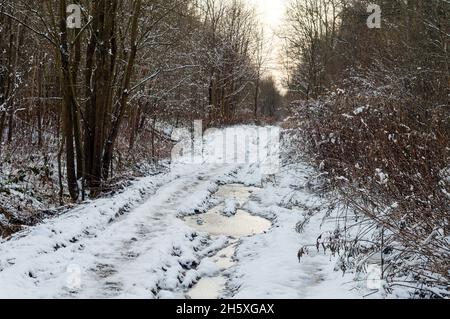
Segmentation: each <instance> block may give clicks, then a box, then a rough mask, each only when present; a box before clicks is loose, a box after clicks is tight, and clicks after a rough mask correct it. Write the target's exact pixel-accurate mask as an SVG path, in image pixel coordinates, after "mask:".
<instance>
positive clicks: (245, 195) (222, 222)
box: [185, 184, 272, 299]
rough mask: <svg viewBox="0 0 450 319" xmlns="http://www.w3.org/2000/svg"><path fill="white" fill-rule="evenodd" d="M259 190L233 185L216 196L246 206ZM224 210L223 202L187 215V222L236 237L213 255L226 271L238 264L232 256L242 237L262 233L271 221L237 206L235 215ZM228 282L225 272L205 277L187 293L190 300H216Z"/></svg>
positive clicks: (199, 229) (204, 229) (217, 234)
mask: <svg viewBox="0 0 450 319" xmlns="http://www.w3.org/2000/svg"><path fill="white" fill-rule="evenodd" d="M258 190H259V188H256V187H247V186H244V185H240V184H230V185H224V186H221V187H219V190H218V191H217V192H216V193H215V194H214V197H215V198H217V199H218V200H219V202H223V201H225V200H227V199H232V200H234V201H235V202H236V203H237V204H238V207H243V206H244V204H245V203H246V202H247V201H248V200H249V199H250V197H251V195H252V194H253V193H254V192H257V191H258ZM223 210H224V205H223V204H221V205H218V206H216V207H214V208H212V209H210V210H209V211H208V212H207V213H205V214H201V215H197V216H189V217H186V218H185V221H186V223H187V224H189V225H190V226H191V227H193V228H194V229H197V230H198V231H201V232H206V233H209V234H210V235H212V236H221V235H224V236H229V237H232V238H234V240H233V241H231V242H230V244H229V245H228V246H227V247H225V248H223V249H222V250H220V251H219V252H217V254H216V255H214V256H213V257H210V259H211V260H212V261H213V262H214V263H215V264H216V265H217V266H218V267H219V268H220V269H222V270H225V269H228V268H231V267H232V266H233V265H234V264H235V261H234V260H233V257H234V255H235V253H236V247H237V244H238V241H239V238H241V237H247V236H253V235H256V234H262V233H264V232H265V231H267V230H269V229H270V227H271V226H272V223H271V222H270V221H269V220H267V219H265V218H262V217H259V216H253V215H251V214H249V213H248V212H246V211H244V210H242V209H237V211H236V214H235V215H233V216H231V217H227V216H224V215H223V214H222V213H223ZM226 282H227V279H226V278H225V276H223V275H219V276H215V277H205V278H202V279H201V280H200V281H199V282H198V283H197V284H196V285H195V286H194V287H192V288H191V289H190V290H189V291H188V292H187V296H188V297H189V298H191V299H217V298H219V297H220V296H221V294H222V293H223V291H224V289H225V285H226Z"/></svg>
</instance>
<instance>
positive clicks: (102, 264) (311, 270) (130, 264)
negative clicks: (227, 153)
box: [0, 127, 364, 298]
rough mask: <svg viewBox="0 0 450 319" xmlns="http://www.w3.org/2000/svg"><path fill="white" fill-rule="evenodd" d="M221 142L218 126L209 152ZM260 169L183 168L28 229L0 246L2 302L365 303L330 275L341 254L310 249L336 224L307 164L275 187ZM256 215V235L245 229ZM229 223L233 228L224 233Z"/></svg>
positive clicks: (348, 283) (344, 279) (207, 143)
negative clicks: (199, 298)
mask: <svg viewBox="0 0 450 319" xmlns="http://www.w3.org/2000/svg"><path fill="white" fill-rule="evenodd" d="M242 128H243V129H245V127H242ZM222 136H223V135H221V131H220V130H215V131H212V132H211V133H210V135H208V136H207V137H206V138H205V140H204V148H206V149H208V148H210V147H211V146H215V145H216V144H217V143H219V142H221V141H220V140H222V141H223V138H222ZM262 165H264V164H262ZM261 170H262V168H261V167H260V166H259V163H249V164H242V163H231V164H218V163H209V164H208V163H203V164H185V163H180V164H177V165H173V166H172V168H171V171H170V172H168V173H166V174H161V175H157V176H149V177H145V178H142V179H139V180H137V181H136V182H134V183H133V184H132V185H131V186H130V187H128V188H127V189H126V190H125V191H124V192H123V193H120V194H117V195H114V196H112V197H110V198H103V199H97V200H94V201H91V202H88V203H85V204H83V205H80V206H78V207H77V208H75V209H73V210H71V211H69V212H66V213H64V214H61V215H60V216H58V217H56V218H52V219H48V220H45V221H44V222H43V223H42V224H40V225H38V226H35V227H31V228H29V229H26V230H25V231H23V232H20V233H18V234H16V235H14V237H13V238H12V239H10V240H8V241H3V242H1V243H0V298H18V297H20V298H185V297H195V296H196V295H198V294H197V293H196V291H197V292H198V291H199V290H200V291H201V292H200V295H201V294H202V293H204V291H205V290H206V291H209V292H211V291H212V293H213V294H212V295H213V296H215V297H219V296H222V297H233V298H315V297H321V298H332V297H334V298H354V297H361V293H360V291H359V290H358V289H352V288H354V286H355V285H354V282H353V281H352V279H353V276H352V274H350V273H347V274H346V275H345V276H343V275H342V272H341V271H335V265H336V258H335V257H330V256H329V255H327V254H324V253H323V252H317V250H316V249H315V247H314V245H315V242H316V239H317V237H318V236H319V235H320V234H321V233H322V232H324V231H327V230H331V229H332V227H333V221H331V220H328V219H324V216H325V210H324V209H323V205H324V204H323V203H322V202H321V199H320V198H318V197H317V196H315V195H314V194H313V193H310V192H309V191H308V190H307V187H306V185H307V183H308V181H309V177H308V176H309V175H310V173H311V172H310V171H309V169H308V167H307V166H306V165H303V164H296V165H291V166H289V167H285V168H283V170H282V171H280V172H278V173H277V174H275V175H276V178H275V179H274V181H273V182H272V183H262V180H263V176H264V174H263V173H262V172H261ZM275 181H276V182H275ZM244 185H245V187H244ZM211 211H212V212H211ZM233 211H234V212H236V214H234V215H233V214H231V212H233ZM224 212H228V213H230V214H226V215H229V216H231V217H227V216H224V215H223V213H224ZM312 212H315V213H312ZM208 214H210V215H208ZM211 214H214V215H211ZM208 218H210V219H211V220H208ZM199 219H201V220H203V222H204V223H203V225H205V226H204V227H203V225H199V223H197V220H199ZM255 220H256V221H258V222H257V223H256V225H258V226H257V227H256V228H254V229H253V231H251V232H248V231H242V230H243V229H244V230H245V226H247V225H252V227H255V226H254V225H255V224H254V223H255ZM189 221H191V222H189ZM299 222H304V224H305V226H304V228H303V231H302V232H297V230H296V228H297V227H296V226H297V225H298V223H299ZM221 223H222V224H221ZM230 224H231V225H233V229H234V231H235V232H234V233H233V232H231V233H230V232H227V228H225V227H221V225H230ZM211 225H213V226H214V227H211ZM308 245H312V247H313V248H311V249H309V251H308V254H306V255H304V256H303V257H302V259H301V261H300V262H299V259H298V256H297V254H298V251H299V249H300V248H301V247H303V246H308ZM207 278H212V280H209V281H208V280H207ZM192 287H194V288H192ZM362 290H364V289H362Z"/></svg>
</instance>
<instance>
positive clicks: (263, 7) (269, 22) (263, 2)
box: [247, 0, 289, 82]
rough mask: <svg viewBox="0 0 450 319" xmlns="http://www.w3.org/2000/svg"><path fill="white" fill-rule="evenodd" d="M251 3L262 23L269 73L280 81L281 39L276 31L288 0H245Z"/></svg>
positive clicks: (281, 71)
mask: <svg viewBox="0 0 450 319" xmlns="http://www.w3.org/2000/svg"><path fill="white" fill-rule="evenodd" d="M247 1H249V2H251V3H253V4H254V5H255V6H256V8H257V10H258V14H259V18H260V19H261V22H262V23H263V26H264V29H265V33H266V41H265V43H266V47H267V48H266V50H267V52H268V54H269V61H268V63H267V66H268V68H269V69H270V71H269V72H270V73H271V74H272V75H273V76H274V77H275V78H276V79H277V81H278V82H281V80H282V78H283V76H284V74H283V70H282V68H281V65H280V62H279V61H280V49H281V41H280V40H279V38H278V37H276V35H275V34H276V33H277V31H278V30H279V28H280V26H281V24H282V23H283V18H284V14H285V10H286V3H287V1H289V0H247Z"/></svg>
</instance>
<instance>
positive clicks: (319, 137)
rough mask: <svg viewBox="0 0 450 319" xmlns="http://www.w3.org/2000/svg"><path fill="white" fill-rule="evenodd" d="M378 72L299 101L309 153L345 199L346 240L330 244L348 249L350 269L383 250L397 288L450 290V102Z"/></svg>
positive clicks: (386, 271) (433, 292)
mask: <svg viewBox="0 0 450 319" xmlns="http://www.w3.org/2000/svg"><path fill="white" fill-rule="evenodd" d="M371 78H373V77H371ZM371 78H362V77H359V78H353V79H352V80H351V81H348V82H347V83H346V84H347V85H345V86H344V87H342V88H340V89H339V90H336V91H335V92H333V93H330V94H327V96H326V97H323V98H322V99H321V100H319V101H314V102H306V101H297V102H294V103H293V109H294V112H295V114H296V118H297V119H298V123H300V126H299V128H298V130H299V132H300V133H301V135H302V137H303V139H302V141H303V143H306V146H307V150H308V152H309V155H310V157H311V158H312V160H313V162H314V163H315V165H316V167H317V169H318V170H320V171H321V176H325V179H326V182H327V184H328V185H329V186H330V188H331V189H333V190H336V191H338V193H339V197H340V199H341V200H344V203H345V205H343V206H342V209H341V210H340V212H341V215H340V216H339V217H340V218H339V219H338V220H339V221H340V222H339V226H338V230H337V234H340V236H338V239H339V240H337V241H336V240H334V241H325V242H324V243H321V246H324V245H325V246H326V245H327V243H330V245H329V247H328V246H326V247H325V246H324V247H323V248H324V249H327V248H329V249H332V250H333V251H337V250H339V251H340V253H341V255H342V256H343V257H344V258H343V260H344V261H345V262H344V264H343V265H344V267H356V268H362V267H364V264H365V262H366V261H367V259H369V258H373V256H378V257H377V258H378V261H377V262H379V263H380V264H381V265H382V267H383V269H382V270H383V272H382V274H383V277H384V279H385V280H386V282H387V285H386V289H387V290H388V291H390V289H393V288H395V287H399V286H402V287H409V288H412V289H413V291H415V292H417V291H420V293H421V294H428V295H429V296H443V295H446V294H447V295H448V294H450V271H449V269H450V243H449V238H450V237H449V236H450V196H449V194H450V180H449V178H448V175H449V174H448V168H449V163H450V108H449V105H448V102H447V103H446V102H445V101H442V100H439V99H436V100H433V99H431V98H429V97H428V98H427V99H423V98H418V97H416V96H414V95H412V94H408V93H406V92H408V91H407V90H404V85H405V82H404V79H401V78H396V77H395V76H392V75H390V76H389V77H388V76H386V77H385V82H384V83H383V82H381V83H380V82H378V83H374V82H373V81H371V80H370V79H371ZM377 78H378V79H380V76H378V77H377ZM302 146H303V145H302ZM302 146H299V147H302ZM347 208H351V211H353V212H355V213H356V216H353V215H352V214H349V211H348V209H347ZM341 221H342V222H341ZM344 234H345V235H344ZM342 236H344V237H342ZM336 243H338V244H339V247H336ZM361 245H362V246H361ZM345 265H347V266H345ZM437 288H440V289H437Z"/></svg>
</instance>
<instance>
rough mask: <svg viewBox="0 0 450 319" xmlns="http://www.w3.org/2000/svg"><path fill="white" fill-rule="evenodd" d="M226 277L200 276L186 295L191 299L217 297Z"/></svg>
mask: <svg viewBox="0 0 450 319" xmlns="http://www.w3.org/2000/svg"><path fill="white" fill-rule="evenodd" d="M226 282H227V279H226V278H225V277H223V276H218V277H208V278H202V279H200V281H199V282H198V283H197V284H196V285H195V286H194V287H192V288H191V289H190V290H189V292H188V293H187V295H188V296H189V297H190V298H191V299H218V298H219V297H220V295H221V293H222V291H223V289H224V287H225V284H226Z"/></svg>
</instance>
